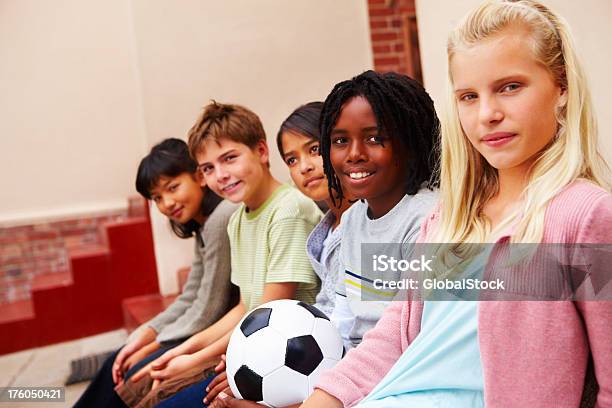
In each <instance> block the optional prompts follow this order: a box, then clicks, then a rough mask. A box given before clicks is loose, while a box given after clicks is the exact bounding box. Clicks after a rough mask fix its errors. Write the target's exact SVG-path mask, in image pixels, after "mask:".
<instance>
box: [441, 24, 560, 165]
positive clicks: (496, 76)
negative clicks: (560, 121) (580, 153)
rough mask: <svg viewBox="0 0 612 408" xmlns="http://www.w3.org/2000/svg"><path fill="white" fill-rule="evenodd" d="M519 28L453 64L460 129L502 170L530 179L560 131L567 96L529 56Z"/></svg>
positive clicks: (466, 52) (469, 50) (465, 52)
mask: <svg viewBox="0 0 612 408" xmlns="http://www.w3.org/2000/svg"><path fill="white" fill-rule="evenodd" d="M531 41H532V40H531V38H530V37H529V34H528V33H527V32H526V31H525V30H524V29H522V28H520V27H513V28H507V29H505V30H503V31H502V32H501V33H499V34H497V35H495V36H493V37H492V38H490V39H487V40H485V41H483V42H480V43H478V44H477V45H474V46H472V47H470V48H467V49H464V50H461V51H458V52H456V53H455V55H453V57H452V59H451V61H450V72H451V77H452V79H453V84H454V90H455V96H456V101H457V109H458V113H459V120H460V122H461V126H462V128H463V131H464V133H465V135H466V136H467V138H468V139H469V141H470V143H471V144H472V145H473V146H474V148H475V149H476V150H478V152H480V154H482V156H483V157H484V158H485V159H486V160H487V162H488V163H489V164H490V165H491V166H493V167H494V168H496V169H498V170H499V171H505V170H519V172H520V173H522V174H526V173H527V171H528V170H529V167H530V166H531V165H532V164H533V162H534V161H535V159H536V158H537V157H538V155H539V153H540V152H541V151H542V150H543V149H544V148H545V147H546V145H547V144H548V143H550V141H551V140H552V139H553V137H554V136H555V133H556V131H557V120H556V118H555V112H556V111H557V109H558V106H559V105H560V104H563V103H565V98H566V92H563V91H562V90H561V88H560V87H559V86H558V85H557V84H556V83H555V81H554V80H553V77H552V75H551V74H550V72H549V71H548V70H547V69H546V68H545V67H544V66H543V65H542V64H541V63H539V62H538V61H537V60H536V59H535V57H534V55H533V52H532V50H531Z"/></svg>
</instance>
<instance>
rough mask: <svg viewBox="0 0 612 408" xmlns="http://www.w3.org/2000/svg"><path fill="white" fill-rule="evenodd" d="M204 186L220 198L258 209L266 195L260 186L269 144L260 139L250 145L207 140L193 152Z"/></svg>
mask: <svg viewBox="0 0 612 408" xmlns="http://www.w3.org/2000/svg"><path fill="white" fill-rule="evenodd" d="M196 159H197V161H198V166H199V168H200V171H201V172H202V174H203V176H204V181H205V182H206V185H207V186H208V187H209V188H210V189H211V190H212V191H214V192H215V193H216V194H217V195H219V196H220V197H223V198H226V199H228V200H230V201H231V202H233V203H240V202H242V203H245V204H246V206H247V207H249V208H257V206H258V205H259V204H261V203H262V202H263V201H265V200H264V199H263V198H262V196H263V195H265V194H266V192H265V191H262V189H261V188H260V185H261V183H262V180H264V179H265V176H266V171H267V163H268V147H267V145H266V142H265V141H263V140H261V141H259V142H258V143H257V145H256V146H255V147H254V148H253V149H251V148H250V147H249V146H247V145H245V144H243V143H239V142H235V141H233V140H230V139H227V138H223V139H220V140H219V141H218V142H217V141H215V140H213V139H207V140H206V141H205V142H204V143H203V145H202V148H201V149H200V151H199V152H198V153H197V154H196Z"/></svg>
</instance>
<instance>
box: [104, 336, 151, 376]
mask: <svg viewBox="0 0 612 408" xmlns="http://www.w3.org/2000/svg"><path fill="white" fill-rule="evenodd" d="M156 335H157V333H156V332H155V330H153V329H152V328H150V327H147V328H145V329H144V330H143V331H142V332H141V334H140V335H139V336H138V337H136V338H135V339H134V340H132V341H130V342H129V343H127V344H126V345H125V346H124V347H123V348H122V349H121V351H119V353H118V354H117V357H115V361H114V362H113V367H112V368H111V373H112V376H113V382H114V383H115V384H119V383H120V382H122V381H123V376H124V375H125V373H126V372H127V371H128V370H129V369H130V368H131V367H132V366H133V365H134V364H135V363H136V362H138V361H140V360H141V359H143V358H144V357H146V353H147V352H148V351H149V350H150V351H154V350H155V348H156V347H155V348H154V347H151V345H150V343H154V345H155V346H157V343H155V341H154V340H155V336H156ZM143 350H144V351H143Z"/></svg>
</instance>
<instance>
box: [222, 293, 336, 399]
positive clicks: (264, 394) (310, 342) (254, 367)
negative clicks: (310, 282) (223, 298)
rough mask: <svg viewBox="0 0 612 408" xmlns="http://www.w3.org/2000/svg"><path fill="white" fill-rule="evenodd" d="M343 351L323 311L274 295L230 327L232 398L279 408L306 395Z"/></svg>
mask: <svg viewBox="0 0 612 408" xmlns="http://www.w3.org/2000/svg"><path fill="white" fill-rule="evenodd" d="M343 351H344V349H343V346H342V339H341V338H340V335H339V334H338V330H337V329H336V327H335V326H334V325H333V324H332V323H331V322H330V321H329V319H328V318H327V316H325V314H324V313H323V312H321V311H320V310H319V309H317V308H316V307H314V306H311V305H308V304H306V303H303V302H299V301H297V300H275V301H273V302H269V303H266V304H263V305H261V306H259V307H258V308H256V309H254V310H253V311H251V312H250V313H249V314H247V315H246V316H245V317H244V318H243V319H242V320H241V321H240V323H239V324H238V326H237V327H236V328H235V329H234V332H233V333H232V337H231V339H230V342H229V346H228V348H227V378H228V381H229V385H230V388H231V389H232V392H233V393H234V396H236V398H242V399H247V400H251V401H256V402H260V403H263V404H266V405H268V406H271V407H284V406H287V405H291V404H295V403H299V402H302V401H304V400H305V399H306V398H308V396H309V395H310V394H311V393H312V390H313V386H314V385H315V384H316V382H317V380H318V378H319V376H320V375H321V373H322V371H324V370H326V369H329V368H331V367H333V366H334V365H335V364H336V363H337V362H338V361H339V360H340V359H341V358H342V354H343Z"/></svg>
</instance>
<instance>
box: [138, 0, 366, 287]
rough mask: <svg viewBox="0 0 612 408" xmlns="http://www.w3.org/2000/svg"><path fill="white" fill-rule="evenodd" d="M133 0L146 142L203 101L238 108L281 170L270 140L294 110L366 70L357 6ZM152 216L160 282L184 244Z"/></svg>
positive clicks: (167, 280)
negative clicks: (255, 121)
mask: <svg viewBox="0 0 612 408" xmlns="http://www.w3.org/2000/svg"><path fill="white" fill-rule="evenodd" d="M175 4H176V3H174V2H170V1H168V0H133V1H132V13H133V21H134V33H135V38H136V49H137V50H138V65H139V72H140V75H141V81H142V96H143V98H142V100H143V105H144V116H145V124H146V129H147V145H152V144H153V143H155V142H158V141H159V140H161V139H163V138H165V137H168V136H178V137H184V135H185V134H186V133H187V131H188V130H189V128H190V127H191V125H192V124H193V122H194V120H195V119H196V118H197V116H198V114H199V112H200V110H201V107H202V106H203V105H205V104H206V103H208V101H209V100H210V99H212V98H214V99H216V100H218V101H220V102H233V103H240V104H244V105H246V106H248V107H250V108H251V109H253V110H254V111H255V112H256V113H258V114H259V115H260V118H261V119H262V121H263V124H264V128H265V130H266V133H267V134H268V142H269V145H270V148H271V151H272V160H271V167H272V171H273V173H274V174H275V175H276V176H277V177H279V178H280V179H281V180H283V181H284V180H287V179H288V172H287V171H286V169H285V166H284V164H283V163H282V161H281V160H280V157H279V155H278V153H277V149H276V143H275V136H276V131H277V130H278V127H279V125H280V123H281V122H282V120H283V119H284V118H285V117H286V116H287V115H288V114H289V113H290V112H291V111H292V110H293V109H294V108H296V107H297V106H298V105H300V104H302V103H305V102H309V101H312V100H321V99H323V98H325V96H326V95H327V93H328V92H329V91H330V90H331V88H332V87H333V85H334V84H335V83H336V82H338V81H340V80H343V79H346V78H349V77H350V76H353V75H355V74H357V73H359V72H361V71H363V70H365V69H368V68H371V64H372V56H371V45H370V39H369V31H368V15H367V8H366V2H365V1H354V0H342V1H333V2H330V1H328V0H299V1H295V0H292V1H282V0H258V1H250V0H233V1H222V2H220V1H213V0H209V1H202V0H183V1H181V2H180V7H176V6H175ZM152 213H153V214H154V217H153V218H154V227H155V243H156V252H157V257H158V268H159V269H160V271H161V274H160V276H161V279H160V283H161V285H162V289H163V290H164V291H172V290H174V288H175V287H176V285H175V279H174V274H173V271H174V270H176V267H177V266H180V265H181V264H184V263H186V262H188V260H189V258H190V257H191V252H190V251H189V250H188V247H189V246H190V245H191V243H182V245H181V243H177V239H176V238H174V237H172V236H171V235H169V234H168V233H167V230H168V228H167V226H166V223H165V221H164V220H163V219H161V217H159V216H158V215H157V213H156V212H155V211H153V212H152Z"/></svg>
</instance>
